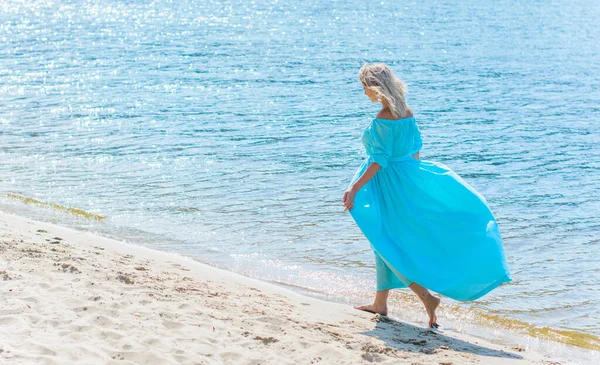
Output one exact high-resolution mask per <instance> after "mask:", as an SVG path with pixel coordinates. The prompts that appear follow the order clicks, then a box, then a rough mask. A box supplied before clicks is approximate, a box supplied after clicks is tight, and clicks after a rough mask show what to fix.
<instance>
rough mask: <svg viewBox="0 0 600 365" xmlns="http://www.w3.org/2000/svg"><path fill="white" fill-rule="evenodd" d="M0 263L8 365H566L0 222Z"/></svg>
mask: <svg viewBox="0 0 600 365" xmlns="http://www.w3.org/2000/svg"><path fill="white" fill-rule="evenodd" d="M0 257H1V258H2V260H0V292H2V297H3V308H2V309H0V323H2V324H3V325H2V326H1V327H0V333H1V334H2V338H7V339H9V340H7V341H5V343H3V344H1V345H0V360H2V361H5V362H7V363H11V364H12V363H14V364H21V363H23V364H27V363H47V364H64V363H72V362H78V361H85V362H86V363H90V364H92V363H98V364H110V363H115V364H116V363H119V364H142V363H148V364H167V363H186V364H187V363H190V364H191V363H194V364H259V363H260V364H271V363H272V364H282V363H283V364H288V363H289V364H311V363H314V364H316V363H322V364H357V363H365V364H366V363H371V362H380V363H383V364H387V363H390V364H391V363H407V364H412V363H416V364H441V363H445V364H451V363H453V364H477V363H482V364H576V363H577V362H566V360H564V359H561V360H557V359H556V358H551V357H549V356H547V355H543V354H542V353H540V352H537V351H534V350H531V349H527V348H525V347H514V348H511V347H509V346H505V345H499V344H494V343H491V342H488V341H486V340H484V339H481V338H477V337H474V336H469V335H467V334H464V333H458V332H455V331H448V330H442V331H432V330H429V329H426V328H421V327H418V326H415V325H414V324H410V323H407V322H400V321H396V320H394V319H391V318H389V317H381V316H378V315H372V314H369V313H365V312H360V311H357V310H355V309H353V308H352V307H351V306H349V305H345V304H340V303H334V302H329V301H324V300H320V299H316V298H313V297H310V296H305V295H302V294H300V293H297V292H294V291H292V290H289V289H287V288H283V287H280V286H276V285H275V284H272V283H268V282H264V281H260V280H257V279H253V278H249V277H245V276H242V275H240V274H236V273H233V272H229V271H225V270H222V269H218V268H215V267H212V266H209V265H206V264H203V263H200V262H198V261H195V260H192V259H190V258H186V257H183V256H180V255H177V254H174V253H167V252H160V251H156V250H152V249H149V248H145V247H141V246H134V245H131V244H128V243H125V242H120V241H117V240H114V239H109V238H105V237H101V236H98V235H95V234H93V233H89V232H83V231H76V230H72V229H70V228H65V227H61V226H57V225H54V224H51V223H44V222H38V221H33V220H30V219H26V218H22V217H19V216H15V215H11V214H7V213H4V212H0ZM582 363H583V362H582Z"/></svg>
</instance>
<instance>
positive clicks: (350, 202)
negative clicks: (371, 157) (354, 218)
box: [342, 162, 381, 210]
mask: <svg viewBox="0 0 600 365" xmlns="http://www.w3.org/2000/svg"><path fill="white" fill-rule="evenodd" d="M379 169H381V166H380V165H379V164H378V163H376V162H372V163H371V164H370V165H369V167H367V169H366V170H365V172H363V174H362V175H360V177H359V178H358V180H356V182H355V183H354V184H352V186H351V187H349V188H348V189H346V191H345V192H344V197H343V198H342V201H343V204H342V205H343V206H344V207H345V208H344V210H351V209H352V208H353V207H354V196H355V195H356V192H357V191H359V190H360V189H361V188H362V187H363V186H365V184H366V183H368V182H369V180H371V179H372V178H373V176H375V174H376V173H377V171H379Z"/></svg>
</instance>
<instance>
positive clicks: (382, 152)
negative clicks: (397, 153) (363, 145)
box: [367, 121, 394, 168]
mask: <svg viewBox="0 0 600 365" xmlns="http://www.w3.org/2000/svg"><path fill="white" fill-rule="evenodd" d="M369 134H370V136H371V138H370V141H369V142H370V143H369V145H368V146H367V153H368V155H369V157H370V158H371V161H373V162H376V163H377V164H378V165H379V166H381V167H382V168H385V167H387V165H388V160H389V158H390V157H391V156H392V150H393V144H394V141H393V133H392V130H391V129H390V127H389V126H386V125H385V124H383V123H378V122H377V121H373V123H371V126H370V127H369Z"/></svg>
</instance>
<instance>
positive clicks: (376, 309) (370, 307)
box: [354, 304, 435, 316]
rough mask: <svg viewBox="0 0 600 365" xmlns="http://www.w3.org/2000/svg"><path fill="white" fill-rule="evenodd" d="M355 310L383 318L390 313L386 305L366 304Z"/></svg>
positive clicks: (356, 307)
mask: <svg viewBox="0 0 600 365" xmlns="http://www.w3.org/2000/svg"><path fill="white" fill-rule="evenodd" d="M354 308H355V309H358V310H361V311H365V312H369V313H375V314H381V315H382V316H387V313H388V312H387V306H385V305H383V306H382V305H376V304H365V305H361V306H355V307H354ZM434 310H435V309H434Z"/></svg>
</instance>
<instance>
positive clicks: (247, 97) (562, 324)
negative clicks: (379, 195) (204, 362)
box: [0, 0, 600, 351]
mask: <svg viewBox="0 0 600 365" xmlns="http://www.w3.org/2000/svg"><path fill="white" fill-rule="evenodd" d="M598 19H600V2H598V1H591V0H590V1H585V0H565V1H525V0H507V1H495V0H492V1H475V0H463V1H452V0H438V1H406V2H398V1H380V2H369V1H359V0H346V1H325V0H320V1H318V0H304V1H299V0H298V1H276V0H272V1H267V0H255V1H242V0H231V1H207V0H179V1H168V0H156V1H135V0H128V1H126V0H123V1H111V0H95V1H86V0H72V1H51V0H48V1H42V0H20V1H16V0H15V1H3V2H1V3H0V209H1V210H4V211H9V212H13V213H16V214H20V215H23V216H27V217H30V218H34V219H39V220H44V221H50V222H55V223H58V224H61V225H65V226H69V227H74V228H78V229H84V230H89V231H93V232H98V233H100V234H103V235H107V236H111V237H115V238H119V239H123V240H127V241H129V242H132V243H135V244H139V245H143V246H147V247H151V248H155V249H159V250H163V251H169V252H177V253H180V254H182V255H185V256H189V257H193V258H195V259H197V260H199V261H201V262H205V263H208V264H210V265H214V266H217V267H221V268H225V269H227V270H231V271H235V272H239V273H242V274H245V275H248V276H252V277H256V278H260V279H263V280H267V281H272V282H276V283H279V284H281V285H285V286H289V287H292V288H294V290H299V291H302V292H306V293H310V294H311V295H315V296H319V297H322V298H326V299H330V300H337V301H343V302H348V303H354V304H358V303H363V302H365V301H368V300H369V299H370V298H371V296H372V295H373V291H374V288H375V269H374V261H373V254H372V251H371V250H370V248H369V244H368V242H367V241H366V240H365V238H364V236H363V235H362V234H361V233H360V231H359V229H358V228H357V227H356V225H355V224H354V222H353V221H352V219H351V218H350V216H349V215H348V214H347V213H346V212H344V211H343V207H342V206H341V197H342V193H343V191H344V189H345V188H346V187H347V185H348V182H349V180H350V178H351V176H352V174H353V173H354V171H355V170H356V168H357V167H358V166H359V164H360V162H361V161H362V159H363V157H364V150H363V146H362V144H361V141H360V135H361V132H362V130H363V129H364V128H365V127H366V126H367V125H368V123H369V122H370V120H371V119H372V118H373V117H374V116H375V114H376V113H377V111H378V108H377V105H376V104H373V103H371V102H370V101H369V100H368V98H367V97H366V96H364V95H363V89H362V86H361V84H360V82H359V81H358V70H359V68H360V67H361V66H362V65H363V64H364V63H365V62H385V63H387V64H389V65H390V66H391V67H392V68H393V69H394V71H395V72H396V73H397V74H398V75H399V76H400V77H401V78H402V79H403V80H405V81H406V83H407V84H408V87H409V94H408V95H407V100H408V103H409V105H410V106H411V108H412V109H413V111H414V113H415V117H416V119H417V122H418V124H419V126H420V128H421V131H422V133H423V139H424V147H423V149H422V151H421V158H422V159H425V160H433V161H439V162H443V163H444V164H446V165H448V166H449V167H451V168H452V169H454V170H455V171H456V172H457V173H458V174H460V175H461V176H462V177H463V178H464V179H465V180H467V181H468V182H469V183H470V184H471V185H472V186H474V187H475V188H476V189H477V190H479V191H480V192H481V193H482V194H483V195H484V196H485V197H486V199H487V200H488V202H489V204H490V206H491V208H492V211H493V212H494V214H495V215H496V217H497V219H498V222H499V225H500V229H501V232H502V235H503V238H504V246H505V250H506V253H507V258H508V263H509V266H510V268H511V271H512V276H513V279H514V281H513V282H512V283H510V284H507V285H503V286H501V287H500V288H498V289H496V290H495V291H493V292H491V293H490V294H488V295H487V296H485V297H484V298H483V299H481V300H478V301H475V302H471V303H457V302H452V301H451V300H449V299H444V301H445V303H446V304H445V307H444V309H442V311H441V315H440V316H441V317H442V318H445V320H446V321H447V323H448V325H449V326H453V327H454V328H456V329H458V330H461V329H462V330H468V329H469V328H474V327H477V326H479V327H484V328H486V327H487V328H489V329H490V331H491V329H493V328H496V329H497V328H504V329H506V330H507V331H509V330H510V331H515V332H517V333H522V334H526V335H529V336H533V337H536V338H540V339H546V338H550V339H553V340H557V341H560V342H562V343H568V344H574V345H577V346H579V347H580V348H583V349H585V350H583V351H588V350H599V349H600V305H599V304H598V303H600V87H599V86H600V41H598V40H599V39H600V26H599V25H598V24H599V23H598ZM99 216H102V217H104V219H101V220H98V219H95V218H99ZM392 304H393V306H394V309H393V310H392V312H393V313H392V314H394V313H395V315H397V316H399V317H400V318H404V319H406V320H423V321H424V320H425V314H424V311H423V310H422V308H421V307H420V304H419V303H418V302H417V301H416V300H415V299H414V298H413V296H412V295H410V293H408V292H406V291H400V292H398V293H396V294H395V295H394V297H393V298H392ZM419 316H420V317H419Z"/></svg>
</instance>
